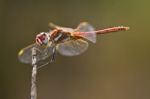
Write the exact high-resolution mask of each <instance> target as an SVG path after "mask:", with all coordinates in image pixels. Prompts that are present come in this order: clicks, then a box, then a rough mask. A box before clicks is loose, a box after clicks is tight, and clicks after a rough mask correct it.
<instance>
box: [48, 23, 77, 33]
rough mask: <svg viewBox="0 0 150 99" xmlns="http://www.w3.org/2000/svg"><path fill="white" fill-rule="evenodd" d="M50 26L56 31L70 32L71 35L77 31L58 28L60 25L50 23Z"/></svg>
mask: <svg viewBox="0 0 150 99" xmlns="http://www.w3.org/2000/svg"><path fill="white" fill-rule="evenodd" d="M49 26H50V27H51V28H54V29H61V30H62V31H63V32H70V33H72V32H74V31H75V29H72V28H68V27H62V26H58V25H55V24H53V23H49Z"/></svg>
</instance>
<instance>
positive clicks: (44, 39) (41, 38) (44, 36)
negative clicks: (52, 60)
mask: <svg viewBox="0 0 150 99" xmlns="http://www.w3.org/2000/svg"><path fill="white" fill-rule="evenodd" d="M49 40H50V37H49V34H48V33H46V32H41V33H40V34H38V35H37V36H36V43H37V44H38V45H47V44H48V42H49Z"/></svg>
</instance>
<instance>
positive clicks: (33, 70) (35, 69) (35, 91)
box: [31, 47, 37, 99]
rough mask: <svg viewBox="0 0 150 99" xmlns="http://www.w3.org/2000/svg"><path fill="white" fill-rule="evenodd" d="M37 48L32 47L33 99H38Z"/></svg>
mask: <svg viewBox="0 0 150 99" xmlns="http://www.w3.org/2000/svg"><path fill="white" fill-rule="evenodd" d="M36 55H37V53H36V48H34V47H33V48H32V66H33V68H32V76H31V99H37V85H36V82H37V81H36V76H37V65H36V62H37V57H36Z"/></svg>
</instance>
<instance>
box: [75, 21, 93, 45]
mask: <svg viewBox="0 0 150 99" xmlns="http://www.w3.org/2000/svg"><path fill="white" fill-rule="evenodd" d="M76 31H77V32H82V34H79V35H80V36H82V37H83V38H85V39H88V40H89V41H91V42H93V43H96V33H95V32H94V31H95V29H94V27H93V26H92V25H90V24H89V23H87V22H82V23H80V24H79V25H78V27H77V28H76ZM86 32H91V33H90V35H89V34H87V33H86Z"/></svg>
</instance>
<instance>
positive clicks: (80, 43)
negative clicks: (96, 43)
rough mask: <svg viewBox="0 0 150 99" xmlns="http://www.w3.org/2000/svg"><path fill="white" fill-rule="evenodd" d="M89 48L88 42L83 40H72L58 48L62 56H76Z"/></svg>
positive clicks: (59, 45)
mask: <svg viewBox="0 0 150 99" xmlns="http://www.w3.org/2000/svg"><path fill="white" fill-rule="evenodd" d="M87 48H88V42H87V41H84V40H82V39H77V40H70V41H67V42H64V43H60V44H58V46H57V50H58V52H59V53H60V54H61V55H65V56H76V55H79V54H81V53H83V52H84V51H86V50H87Z"/></svg>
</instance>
